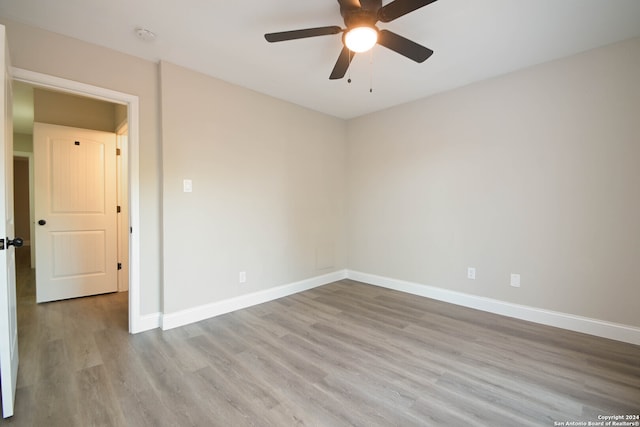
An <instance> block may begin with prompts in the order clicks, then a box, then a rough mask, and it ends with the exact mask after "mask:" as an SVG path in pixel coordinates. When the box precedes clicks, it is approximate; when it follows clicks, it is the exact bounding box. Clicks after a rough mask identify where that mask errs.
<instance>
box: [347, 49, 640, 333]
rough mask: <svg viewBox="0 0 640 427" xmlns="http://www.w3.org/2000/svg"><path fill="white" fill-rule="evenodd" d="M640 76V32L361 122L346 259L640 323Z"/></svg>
mask: <svg viewBox="0 0 640 427" xmlns="http://www.w3.org/2000/svg"><path fill="white" fill-rule="evenodd" d="M638 76H640V39H635V40H631V41H627V42H623V43H619V44H615V45H612V46H609V47H604V48H600V49H596V50H593V51H590V52H587V53H584V54H580V55H577V56H573V57H570V58H567V59H563V60H559V61H555V62H551V63H547V64H544V65H540V66H537V67H533V68H529V69H526V70H524V71H520V72H516V73H512V74H509V75H506V76H504V77H500V78H496V79H492V80H489V81H485V82H481V83H477V84H473V85H471V86H468V87H464V88H461V89H458V90H454V91H451V92H448V93H445V94H441V95H437V96H433V97H431V98H428V99H424V100H421V101H417V102H414V103H411V104H407V105H403V106H400V107H397V108H393V109H390V110H387V111H383V112H380V113H377V114H371V115H368V116H365V117H361V118H359V119H355V120H353V121H351V122H350V123H349V126H348V140H349V153H348V160H347V164H348V171H349V173H348V183H349V184H348V185H349V195H348V200H349V222H348V230H349V267H350V268H351V269H353V270H356V271H362V272H366V273H371V274H377V275H381V276H387V277H391V278H396V279H403V280H408V281H413V282H417V283H421V284H427V285H432V286H436V287H441V288H446V289H450V290H455V291H462V292H466V293H470V294H475V295H480V296H485V297H490V298H495V299H498V300H502V301H508V302H512V303H518V304H524V305H527V306H533V307H539V308H544V309H550V310H557V311H560V312H566V313H572V314H576V315H582V316H587V317H592V318H596V319H602V320H608V321H612V322H619V323H623V324H628V325H634V326H640V316H639V315H638V313H639V312H638V307H637V304H638V301H640V279H638V274H637V266H638V260H639V259H640V258H639V256H640V220H639V218H640V190H639V189H640V167H639V166H638V161H639V159H640V139H639V138H640V120H639V119H640V84H638V82H639V80H638ZM467 267H475V268H477V280H475V281H474V280H468V279H467V278H466V269H467ZM510 273H519V274H521V275H522V287H521V288H513V287H510V286H509V275H510Z"/></svg>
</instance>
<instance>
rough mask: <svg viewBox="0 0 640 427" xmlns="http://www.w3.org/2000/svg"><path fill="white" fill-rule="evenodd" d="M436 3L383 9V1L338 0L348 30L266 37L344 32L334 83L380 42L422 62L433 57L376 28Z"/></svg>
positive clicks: (409, 0)
mask: <svg viewBox="0 0 640 427" xmlns="http://www.w3.org/2000/svg"><path fill="white" fill-rule="evenodd" d="M435 1H436V0H394V1H392V2H391V3H389V4H387V5H385V6H382V0H338V3H339V4H340V14H341V15H342V18H343V19H344V24H345V26H346V28H344V29H342V28H340V27H338V26H329V27H317V28H306V29H304V30H293V31H282V32H278V33H268V34H265V35H264V38H265V39H267V41H268V42H271V43H273V42H281V41H286V40H296V39H303V38H307V37H317V36H327V35H331V34H339V33H342V44H343V48H342V51H341V52H340V56H338V61H337V62H336V65H335V66H334V67H333V71H332V72H331V75H330V76H329V78H330V79H332V80H335V79H341V78H343V77H344V75H345V74H346V72H347V70H348V69H349V65H350V64H351V60H352V59H353V57H354V56H355V54H356V53H358V52H366V51H367V50H369V49H371V48H372V47H373V46H374V45H375V44H376V43H377V44H379V45H382V46H384V47H386V48H388V49H391V50H393V51H394V52H397V53H399V54H400V55H402V56H405V57H407V58H409V59H412V60H413V61H415V62H418V63H421V62H424V61H425V60H426V59H427V58H429V57H430V56H431V55H432V54H433V51H432V50H431V49H429V48H426V47H424V46H422V45H419V44H418V43H416V42H413V41H411V40H409V39H406V38H404V37H402V36H400V35H398V34H396V33H393V32H391V31H389V30H380V29H378V27H376V23H377V22H391V21H393V20H395V19H397V18H400V17H401V16H404V15H406V14H408V13H410V12H413V11H414V10H417V9H419V8H421V7H423V6H426V5H428V4H430V3H433V2H435Z"/></svg>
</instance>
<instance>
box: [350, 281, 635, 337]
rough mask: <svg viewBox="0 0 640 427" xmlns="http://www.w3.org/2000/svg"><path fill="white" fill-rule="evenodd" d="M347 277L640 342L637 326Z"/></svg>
mask: <svg viewBox="0 0 640 427" xmlns="http://www.w3.org/2000/svg"><path fill="white" fill-rule="evenodd" d="M347 277H348V278H349V279H352V280H355V281H358V282H363V283H368V284H370V285H376V286H380V287H383V288H388V289H394V290H396V291H401V292H406V293H409V294H413V295H419V296H423V297H427V298H432V299H435V300H439V301H444V302H449V303H452V304H456V305H461V306H464V307H469V308H475V309H478V310H482V311H487V312H490V313H495V314H501V315H503V316H508V317H513V318H516V319H521V320H527V321H530V322H535V323H540V324H543V325H548V326H555V327H558V328H562V329H568V330H570V331H575V332H582V333H585V334H590V335H595V336H598V337H603V338H609V339H612V340H616V341H623V342H627V343H631V344H636V345H640V328H638V327H634V326H629V325H623V324H619V323H613V322H607V321H604V320H598V319H591V318H589V317H582V316H576V315H573V314H567V313H561V312H557V311H551V310H544V309H540V308H535V307H529V306H526V305H519V304H513V303H509V302H505V301H500V300H496V299H492V298H485V297H480V296H476V295H471V294H466V293H463V292H457V291H451V290H447V289H442V288H437V287H434V286H427V285H421V284H419V283H413V282H407V281H404V280H397V279H392V278H389V277H383V276H376V275H374V274H367V273H361V272H358V271H352V270H347Z"/></svg>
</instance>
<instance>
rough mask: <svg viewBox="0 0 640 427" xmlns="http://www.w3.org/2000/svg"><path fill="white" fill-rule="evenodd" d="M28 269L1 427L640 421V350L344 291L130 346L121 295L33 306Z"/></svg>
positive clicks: (142, 338)
mask: <svg viewBox="0 0 640 427" xmlns="http://www.w3.org/2000/svg"><path fill="white" fill-rule="evenodd" d="M23 254H24V252H23ZM21 256H22V255H21ZM27 261H28V260H26V261H25V259H24V258H20V259H19V276H18V281H17V282H18V289H17V295H18V318H19V345H20V370H19V373H18V391H17V401H16V409H15V415H14V417H12V418H9V419H6V420H0V426H1V425H12V426H54V427H55V426H65V427H66V426H83V427H84V426H91V425H105V426H154V427H155V426H186V425H192V426H222V427H228V426H233V427H242V426H322V427H324V426H367V427H371V426H385V427H386V426H403V427H404V426H441V425H445V426H448V425H478V426H514V425H517V426H550V425H554V422H556V421H575V422H588V421H597V417H598V415H603V414H604V415H615V414H638V413H640V346H634V345H630V344H626V343H620V342H616V341H612V340H606V339H601V338H597V337H593V336H589V335H585V334H578V333H574V332H570V331H566V330H560V329H556V328H552V327H549V326H543V325H536V324H533V323H529V322H523V321H520V320H517V319H512V318H506V317H502V316H498V315H495V314H490V313H483V312H479V311H477V310H472V309H469V308H465V307H458V306H454V305H450V304H446V303H443V302H439V301H434V300H430V299H427V298H420V297H416V296H413V295H407V294H403V293H401V292H397V291H392V290H388V289H383V288H379V287H375V286H369V285H365V284H362V283H357V282H353V281H349V280H342V281H339V282H335V283H333V284H330V285H326V286H322V287H319V288H315V289H311V290H309V291H306V292H303V293H299V294H296V295H291V296H289V297H286V298H283V299H280V300H276V301H271V302H269V303H265V304H261V305H258V306H254V307H250V308H247V309H244V310H240V311H236V312H233V313H228V314H226V315H222V316H218V317H216V318H213V319H209V320H205V321H202V322H199V323H196V324H193V325H187V326H185V327H182V328H177V329H173V330H170V331H161V330H153V331H149V332H145V333H141V334H137V335H129V334H128V333H127V313H128V307H127V304H128V296H127V294H126V293H120V294H109V295H101V296H96V297H89V298H80V299H76V300H68V301H60V302H53V303H46V304H40V305H37V304H35V286H34V280H35V279H34V277H35V276H34V274H33V271H32V270H30V268H29V264H28V262H27Z"/></svg>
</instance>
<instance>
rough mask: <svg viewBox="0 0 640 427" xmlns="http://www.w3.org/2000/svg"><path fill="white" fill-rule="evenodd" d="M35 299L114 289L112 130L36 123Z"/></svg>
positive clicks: (115, 288) (88, 293)
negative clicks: (100, 130) (105, 130)
mask: <svg viewBox="0 0 640 427" xmlns="http://www.w3.org/2000/svg"><path fill="white" fill-rule="evenodd" d="M33 141H34V157H35V211H36V214H35V215H36V217H35V219H36V221H40V220H42V221H40V222H39V223H38V225H37V226H36V240H37V241H36V251H37V252H36V299H37V301H38V302H45V301H53V300H59V299H66V298H75V297H81V296H87V295H96V294H102V293H107V292H115V291H117V286H118V283H117V213H116V208H117V206H116V146H115V144H116V135H115V134H113V133H108V132H99V131H92V130H87V129H78V128H70V127H66V126H57V125H49V124H43V123H35V124H34V135H33Z"/></svg>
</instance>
